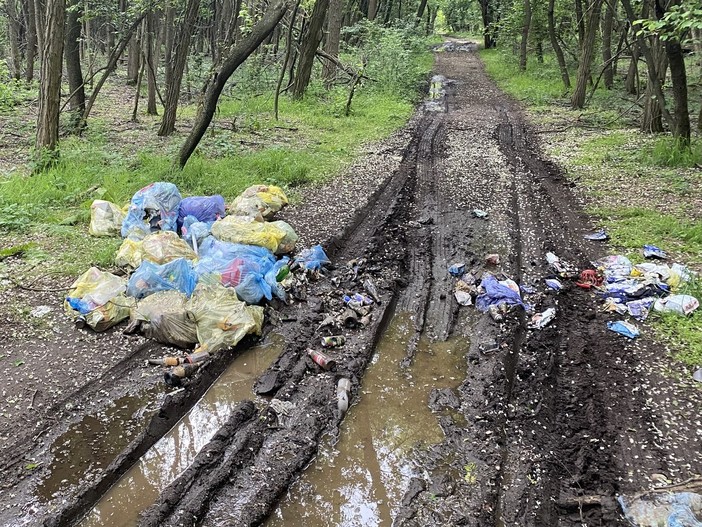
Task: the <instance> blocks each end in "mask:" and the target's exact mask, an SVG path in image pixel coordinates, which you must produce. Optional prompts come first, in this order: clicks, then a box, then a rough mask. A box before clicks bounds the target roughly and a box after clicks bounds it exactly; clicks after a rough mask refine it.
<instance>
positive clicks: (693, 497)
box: [617, 492, 702, 527]
mask: <svg viewBox="0 0 702 527" xmlns="http://www.w3.org/2000/svg"><path fill="white" fill-rule="evenodd" d="M617 501H619V505H620V506H621V508H622V511H623V512H624V516H625V518H626V519H627V520H628V521H629V522H631V524H632V525H642V526H643V525H647V526H648V525H666V526H670V527H702V520H700V518H702V496H701V495H700V494H697V493H694V492H647V493H643V494H638V495H635V496H619V497H618V498H617Z"/></svg>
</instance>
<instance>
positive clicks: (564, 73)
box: [548, 0, 570, 90]
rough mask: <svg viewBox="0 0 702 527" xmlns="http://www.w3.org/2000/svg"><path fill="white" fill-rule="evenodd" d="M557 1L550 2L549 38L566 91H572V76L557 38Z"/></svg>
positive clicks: (550, 0) (549, 0)
mask: <svg viewBox="0 0 702 527" xmlns="http://www.w3.org/2000/svg"><path fill="white" fill-rule="evenodd" d="M555 3H556V2H555V0H548V38H549V40H550V41H551V47H552V48H553V52H554V53H555V54H556V60H558V69H559V70H560V72H561V79H562V80H563V86H565V89H566V90H569V89H570V75H569V74H568V66H567V65H566V61H565V57H564V56H563V49H562V48H561V45H560V44H559V43H558V39H557V38H556V23H555V17H554V6H555Z"/></svg>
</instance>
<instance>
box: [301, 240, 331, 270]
mask: <svg viewBox="0 0 702 527" xmlns="http://www.w3.org/2000/svg"><path fill="white" fill-rule="evenodd" d="M294 263H295V265H299V266H301V267H304V268H305V269H310V270H316V269H321V268H322V266H324V265H328V264H330V263H331V261H330V260H329V258H327V254H326V253H325V252H324V249H322V246H321V245H315V246H314V247H310V248H309V249H303V250H302V251H300V254H298V255H297V256H296V257H295V262H294Z"/></svg>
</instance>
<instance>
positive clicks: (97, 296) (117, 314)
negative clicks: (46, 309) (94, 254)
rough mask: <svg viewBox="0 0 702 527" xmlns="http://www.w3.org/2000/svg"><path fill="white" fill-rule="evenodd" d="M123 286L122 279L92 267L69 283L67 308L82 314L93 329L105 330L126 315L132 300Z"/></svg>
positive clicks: (124, 282)
mask: <svg viewBox="0 0 702 527" xmlns="http://www.w3.org/2000/svg"><path fill="white" fill-rule="evenodd" d="M126 285H127V284H126V280H125V279H124V278H121V277H119V276H115V275H113V274H111V273H107V272H104V271H100V270H99V269H98V268H97V267H91V268H90V269H88V270H87V271H86V272H85V273H83V274H82V275H81V276H80V277H78V279H77V280H76V281H75V282H74V283H73V285H72V286H71V294H70V295H69V296H67V297H66V301H65V304H64V305H65V308H66V311H67V312H68V313H71V314H73V315H76V316H78V315H80V316H82V317H83V318H84V319H85V322H86V324H88V325H89V326H90V327H91V328H93V329H94V330H95V331H104V330H106V329H108V328H110V327H112V326H114V325H115V324H117V323H119V322H121V321H122V320H124V319H126V318H127V317H128V316H129V308H130V307H131V305H133V301H132V300H131V299H127V298H126V297H125V296H124V291H125V290H126Z"/></svg>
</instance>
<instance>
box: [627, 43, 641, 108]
mask: <svg viewBox="0 0 702 527" xmlns="http://www.w3.org/2000/svg"><path fill="white" fill-rule="evenodd" d="M638 80H639V47H638V46H637V45H636V44H634V45H632V46H631V62H629V71H628V72H627V74H626V82H625V83H624V89H625V90H626V92H627V93H629V94H631V95H638V94H639V82H638Z"/></svg>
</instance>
